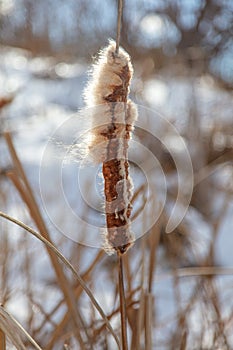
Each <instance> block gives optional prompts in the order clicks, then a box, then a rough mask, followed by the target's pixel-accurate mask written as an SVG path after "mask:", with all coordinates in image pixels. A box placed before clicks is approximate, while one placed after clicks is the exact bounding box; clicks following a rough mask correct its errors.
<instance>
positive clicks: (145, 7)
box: [0, 0, 233, 89]
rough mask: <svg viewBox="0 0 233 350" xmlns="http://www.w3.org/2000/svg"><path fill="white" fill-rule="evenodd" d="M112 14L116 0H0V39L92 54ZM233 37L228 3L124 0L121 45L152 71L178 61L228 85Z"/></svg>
mask: <svg viewBox="0 0 233 350" xmlns="http://www.w3.org/2000/svg"><path fill="white" fill-rule="evenodd" d="M116 18H117V1H116V0H112V1H107V0H103V1H100V0H92V1H85V0H66V1H63V0H39V1H35V0H17V1H16V0H0V40H1V43H2V44H4V45H12V46H17V47H22V48H26V49H29V50H30V51H32V52H33V53H34V54H45V53H46V54H52V55H57V54H66V55H72V56H73V55H74V56H77V55H78V56H82V57H89V58H90V56H91V55H92V54H93V52H96V51H97V49H98V48H99V46H103V45H105V44H106V41H107V39H108V38H109V37H113V38H114V37H115V26H116ZM232 35H233V2H232V1H228V0H207V1H206V0H126V1H125V5H124V17H123V23H122V40H121V43H122V45H123V46H124V47H125V48H126V49H127V50H128V51H129V52H130V53H131V55H132V56H133V58H134V59H140V58H144V57H148V56H150V57H151V58H152V59H153V66H154V67H155V69H160V68H162V67H164V66H165V65H167V64H169V63H170V62H171V61H172V62H173V63H174V62H176V63H179V64H181V65H182V67H183V66H186V68H187V70H188V71H191V72H192V74H197V75H201V74H206V73H208V74H211V75H212V76H214V77H215V78H216V80H217V81H218V83H219V84H220V85H221V86H222V87H224V88H227V89H231V88H232V86H233V37H232ZM182 69H183V68H182ZM182 69H181V71H182ZM179 73H180V72H179Z"/></svg>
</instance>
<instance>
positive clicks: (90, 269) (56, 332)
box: [45, 251, 104, 350]
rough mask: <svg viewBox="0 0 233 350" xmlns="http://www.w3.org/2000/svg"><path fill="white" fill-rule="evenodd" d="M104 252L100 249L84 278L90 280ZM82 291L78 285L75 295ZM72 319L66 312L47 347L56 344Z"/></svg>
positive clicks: (49, 347) (77, 295)
mask: <svg viewBox="0 0 233 350" xmlns="http://www.w3.org/2000/svg"><path fill="white" fill-rule="evenodd" d="M103 255H104V252H103V251H100V252H99V253H98V254H97V256H96V257H95V258H94V260H93V262H92V263H91V264H90V266H89V268H88V269H87V270H86V272H85V273H84V274H83V275H82V278H83V280H85V281H86V280H88V279H89V276H90V274H91V272H92V270H93V269H94V267H95V266H96V263H97V262H98V261H99V260H100V259H101V258H102V257H103ZM81 292H82V288H81V287H80V285H78V286H77V288H76V290H75V296H76V298H77V299H78V298H79V296H80V295H81ZM69 320H70V314H69V312H66V314H65V315H64V317H63V318H62V320H61V321H60V323H59V324H58V325H57V326H56V329H55V330H54V332H53V334H52V336H51V339H50V340H49V342H48V344H47V346H46V348H45V350H46V349H51V348H52V346H53V345H54V344H55V342H56V340H57V339H58V337H59V335H60V333H61V331H62V329H64V328H65V326H66V324H67V323H68V321H69Z"/></svg>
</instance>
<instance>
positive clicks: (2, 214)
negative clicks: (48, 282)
mask: <svg viewBox="0 0 233 350" xmlns="http://www.w3.org/2000/svg"><path fill="white" fill-rule="evenodd" d="M0 217H2V218H5V219H6V220H8V221H11V222H13V223H14V224H16V225H17V226H19V227H22V228H23V229H24V230H26V231H27V232H29V233H30V234H32V235H33V236H35V237H36V238H37V239H39V240H40V241H41V242H43V243H44V244H45V245H46V247H47V248H48V249H49V250H51V251H52V252H53V253H54V254H55V255H56V256H57V257H58V258H59V259H60V260H61V261H62V262H63V263H64V264H65V266H66V267H68V269H69V270H70V271H71V272H72V273H73V274H74V276H75V277H76V278H77V280H78V282H79V284H80V286H81V287H82V288H83V290H85V292H86V294H87V295H88V297H89V298H90V300H91V301H92V303H93V305H94V306H95V308H96V310H97V311H98V312H99V314H100V315H101V317H102V318H103V320H104V322H105V324H106V327H107V328H108V329H109V331H110V333H111V334H112V336H113V337H114V339H115V341H116V344H117V346H118V348H119V349H120V343H119V340H118V338H117V336H116V334H115V332H114V331H113V329H112V326H111V324H110V322H109V321H108V318H107V316H106V315H105V313H104V311H103V309H102V308H101V307H100V305H99V304H98V302H97V300H96V299H95V297H94V296H93V294H92V292H91V290H90V289H89V288H88V286H87V285H86V283H85V282H84V280H83V279H82V277H81V276H80V275H79V273H78V272H77V270H76V269H75V268H74V267H73V265H72V264H71V263H70V262H69V261H68V260H67V259H66V258H65V257H64V255H63V254H61V252H60V251H59V250H58V249H57V248H56V247H55V246H54V245H53V244H52V243H51V242H50V241H48V240H47V239H46V238H45V237H43V236H42V235H41V234H40V233H38V232H36V231H35V230H33V229H32V228H31V227H29V226H28V225H25V224H24V223H23V222H21V221H19V220H17V219H15V218H13V217H11V216H10V215H7V214H5V213H3V212H1V211H0Z"/></svg>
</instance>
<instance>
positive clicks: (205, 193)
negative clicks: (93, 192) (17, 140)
mask: <svg viewBox="0 0 233 350" xmlns="http://www.w3.org/2000/svg"><path fill="white" fill-rule="evenodd" d="M87 3H89V2H87ZM87 3H86V2H83V1H80V2H78V5H76V6H75V11H77V13H79V14H80V13H84V14H86V12H87V11H90V10H91V9H90V8H89V5H88V4H87ZM136 3H137V2H135V4H136ZM167 3H168V4H169V5H168V6H167V7H165V8H164V9H163V10H160V11H157V12H156V10H154V13H160V14H161V13H162V14H163V15H166V16H170V18H171V19H172V20H173V22H174V23H176V25H177V27H179V28H180V30H181V37H182V40H181V41H180V42H179V44H177V55H175V56H172V57H171V56H169V55H168V56H166V57H165V54H164V52H163V50H162V49H161V48H156V49H155V48H143V47H142V46H143V45H142V43H141V44H140V45H139V44H138V38H136V37H135V35H136V31H135V34H134V32H133V29H135V27H134V25H135V23H134V22H133V19H132V18H131V17H130V14H129V11H126V15H125V17H124V21H123V37H122V42H123V45H124V46H125V47H126V49H128V50H129V51H130V52H132V53H133V55H132V56H133V57H134V58H135V62H137V63H136V65H135V66H136V67H138V76H137V79H138V81H139V78H140V79H141V81H140V84H141V85H140V84H139V83H138V85H140V86H142V85H143V83H144V82H146V80H147V79H149V78H150V77H151V76H152V75H153V74H155V73H158V72H160V71H162V70H163V69H165V68H166V67H167V66H168V67H170V70H169V69H168V72H169V74H170V76H178V77H181V76H182V77H184V76H185V77H186V78H187V77H189V78H190V85H192V84H193V85H194V83H193V81H195V79H199V78H200V77H203V76H204V78H206V77H207V78H209V79H210V76H211V79H212V80H211V81H212V85H211V86H214V87H215V88H216V89H219V92H221V93H222V92H226V91H227V93H228V94H230V96H232V91H231V89H232V82H231V81H227V80H224V76H222V75H221V74H218V73H217V72H211V69H210V60H211V58H212V57H214V56H216V57H217V55H219V53H221V52H222V51H224V49H225V46H224V45H225V43H226V42H227V41H228V40H229V35H230V34H232V23H233V21H232V22H231V23H230V24H229V26H228V27H227V26H225V29H221V28H220V26H219V27H218V26H217V24H216V25H215V26H216V28H215V30H216V31H217V32H218V33H217V34H218V35H219V36H220V39H221V40H219V42H218V43H216V42H215V43H214V41H211V40H210V39H211V38H210V37H211V36H207V35H206V32H204V33H203V30H202V31H201V30H199V28H200V23H202V22H203V23H204V22H205V21H206V23H207V22H208V23H209V22H210V21H211V20H213V19H214V18H217V17H218V18H220V17H221V16H224V11H225V10H224V9H223V8H222V7H221V4H220V2H218V1H209V2H208V1H205V2H203V3H205V4H204V6H203V7H202V9H201V11H200V13H198V20H197V22H196V25H195V27H194V28H191V29H190V30H188V29H184V28H183V29H182V26H181V25H180V23H179V21H178V13H179V11H181V8H180V7H179V6H181V5H179V6H178V3H179V4H180V3H181V2H177V6H172V5H171V2H169V1H168V2H167ZM173 3H174V2H173ZM25 4H26V5H25V6H26V7H25V8H26V9H27V11H26V14H27V16H26V19H25V20H26V23H27V27H22V28H21V31H20V33H21V34H22V37H21V40H20V42H19V43H18V44H19V46H22V47H26V48H29V49H30V50H32V51H33V52H34V54H35V52H36V50H37V49H39V48H40V47H41V48H43V50H42V51H44V52H50V53H51V52H52V51H53V47H52V45H51V42H50V40H49V35H48V34H49V32H50V31H49V23H50V22H49V18H48V17H45V20H46V23H47V27H46V26H45V27H44V34H43V33H40V37H39V38H37V39H38V41H36V38H35V37H33V31H32V23H33V21H32V18H34V17H33V16H34V15H35V13H36V11H34V12H33V10H32V9H33V6H32V2H31V1H30V0H27V1H25ZM38 4H39V2H38ZM37 6H39V5H37ZM49 6H50V7H52V6H53V5H52V2H49ZM135 6H136V5H135ZM181 7H182V6H181ZM92 10H93V9H92ZM38 11H39V9H38ZM80 11H81V12H80ZM149 11H151V9H148V8H147V7H146V5H145V7H144V12H143V14H142V13H141V17H143V16H146V15H148V13H151V12H149ZM94 12H95V11H94V10H93V13H94ZM46 13H47V14H49V13H50V12H49V11H47V12H46ZM74 13H75V12H74ZM84 17H85V16H84ZM130 18H131V19H130ZM56 20H57V21H58V19H56ZM131 21H132V22H131ZM8 22H9V23H8ZM2 23H4V25H5V28H8V31H7V33H8V35H5V39H4V40H5V43H10V44H12V45H16V43H17V38H16V37H15V35H13V36H12V37H11V38H9V28H11V29H12V28H15V29H17V25H16V24H15V23H14V21H13V20H12V21H11V18H10V17H9V18H6V17H4V21H3V22H2ZM214 23H219V22H217V21H216V22H214ZM81 24H82V22H80V23H79V24H77V28H76V30H77V32H78V38H79V39H80V38H81V39H82V41H80V46H81V47H82V50H83V51H84V52H86V50H88V49H87V45H86V43H87V42H88V36H87V37H85V35H84V34H85V33H83V31H82V30H83V27H82V28H81ZM133 24H134V25H133ZM7 25H8V27H7ZM93 25H94V24H93ZM25 28H27V29H26V32H27V35H26V34H25ZM98 29H99V32H98V37H101V38H102V36H103V28H102V27H101V26H100V27H99V28H98ZM105 29H106V28H104V30H105ZM63 34H64V33H63ZM217 34H216V36H217ZM66 35H68V34H67V33H66ZM38 36H39V34H38ZM64 37H65V35H64ZM63 39H64V38H63ZM66 39H67V38H66ZM73 39H74V38H73ZM81 39H80V40H81ZM84 39H85V40H84ZM204 39H205V40H206V42H205V44H204V49H203V46H202V45H203V40H204ZM69 40H70V41H69V42H68V44H67V45H68V46H67V47H68V51H69V50H70V52H72V54H73V53H74V52H76V49H75V47H76V46H75V45H74V42H72V40H71V38H70V39H69ZM208 40H209V41H208ZM83 41H84V43H83ZM25 43H27V45H26V44H25ZM37 43H39V45H37ZM81 43H82V44H83V45H81ZM190 43H191V44H192V45H191V44H190ZM60 45H61V47H62V49H61V52H60V53H61V54H62V55H64V52H63V51H66V47H65V44H64V42H61V43H60ZM93 45H94V46H93V47H92V50H91V51H92V52H91V53H93V52H94V51H95V46H98V43H97V42H95V43H93ZM101 45H102V42H101ZM205 45H206V46H205ZM190 46H192V47H190ZM68 51H67V52H68ZM88 52H89V51H88ZM52 53H54V52H52ZM149 63H150V64H149ZM136 71H137V68H136ZM169 74H168V75H169ZM139 76H140V77H139ZM133 92H134V93H135V95H137V82H135V83H134V88H133ZM14 98H15V96H13V95H9V96H8V95H7V96H5V95H4V96H0V123H1V124H0V132H1V135H0V137H1V139H0V141H1V143H0V147H1V149H0V152H1V153H0V242H1V244H0V304H1V306H0V349H3V350H4V349H13V348H14V346H15V348H16V349H40V348H41V349H44V350H49V349H67V350H68V349H70V350H71V349H75V350H76V349H111V350H112V349H118V348H119V349H120V348H121V322H120V301H119V285H118V279H117V274H118V270H117V259H116V256H111V257H109V256H107V255H106V253H105V252H104V251H103V250H100V249H94V248H89V247H86V246H83V245H81V244H78V243H75V242H73V241H71V240H69V239H68V238H67V237H65V236H63V235H60V234H58V233H57V232H56V230H55V228H54V227H53V226H52V225H51V224H50V223H49V221H48V219H47V217H46V215H45V213H44V212H43V209H42V206H41V202H40V194H39V190H38V188H37V186H36V185H35V183H34V179H33V176H32V175H31V174H30V173H27V171H26V170H25V169H24V159H21V156H20V154H18V151H17V147H15V146H14V142H13V140H14V137H13V136H12V135H11V133H10V132H5V129H6V128H5V127H4V123H3V122H4V121H5V119H7V118H5V116H7V108H8V106H9V105H11V103H13V101H14ZM211 108H212V109H211ZM227 109H228V111H227V113H228V116H229V117H228V118H226V119H224V118H221V117H220V116H224V115H225V110H227ZM229 109H230V111H229ZM210 111H211V112H210ZM206 113H207V114H208V113H211V115H212V116H213V118H212V121H211V123H210V122H207V125H203V123H202V121H203V120H202V117H203V115H202V113H201V111H200V108H199V101H198V99H197V94H196V93H195V88H193V90H192V93H191V95H190V103H189V110H188V112H187V116H186V122H185V123H184V125H182V130H180V134H181V135H182V136H183V137H184V139H185V140H186V142H187V145H188V148H189V150H190V155H191V159H192V164H193V169H194V190H193V193H192V197H191V202H190V207H189V209H188V212H187V215H186V217H185V219H184V220H183V221H182V222H181V224H180V225H179V226H178V227H177V228H176V229H175V230H174V231H173V232H172V233H170V234H167V233H165V227H166V224H167V218H168V215H169V214H168V212H169V208H170V205H171V203H172V202H173V201H174V198H176V195H177V190H178V189H177V184H176V185H174V186H173V187H171V188H169V190H168V193H167V202H166V206H165V208H164V209H163V212H162V214H161V215H160V217H159V219H158V221H157V222H156V223H155V225H154V226H153V227H152V228H151V229H150V231H149V232H147V233H146V234H145V235H144V236H143V237H142V238H140V239H138V240H137V241H136V242H135V244H134V245H133V247H132V248H131V249H130V250H129V251H128V252H127V254H126V255H124V256H123V265H124V281H125V299H126V300H125V302H126V314H127V323H128V325H127V329H128V347H129V349H131V350H143V349H145V350H152V349H156V350H157V349H161V350H166V349H168V350H170V349H171V350H176V349H177V350H178V349H181V350H185V349H186V350H199V349H200V350H212V349H216V350H217V349H218V350H225V349H226V350H230V349H233V302H232V300H233V298H232V293H233V267H231V266H222V265H221V260H219V259H220V258H219V244H220V240H222V239H223V238H222V236H221V235H222V232H223V230H224V232H226V231H228V235H227V240H229V245H232V237H231V236H232V232H231V231H232V224H230V223H229V222H230V219H229V218H231V217H232V204H233V186H232V183H233V181H232V179H233V167H232V161H233V136H232V135H233V116H232V113H233V111H232V105H231V106H228V105H224V102H223V103H222V105H221V104H219V105H217V104H215V105H214V106H209V109H208V111H207V112H206ZM184 119H185V118H184ZM136 134H137V137H138V139H140V142H141V143H142V144H145V145H146V147H147V148H148V149H150V150H151V151H152V152H153V154H155V156H156V157H157V159H158V161H159V163H160V165H161V167H162V169H163V171H164V173H165V175H166V177H170V176H172V175H174V176H175V174H176V167H175V164H174V161H173V159H172V157H171V155H170V154H168V152H167V150H166V149H164V148H163V147H162V145H161V144H160V143H159V142H158V140H155V139H154V138H150V135H148V134H145V133H144V132H143V131H142V130H136ZM164 135H166V130H162V134H161V138H163V136H164ZM29 176H32V179H30V181H29ZM35 182H36V181H35ZM87 186H88V183H87ZM146 186H147V184H146V183H144V184H140V186H138V187H136V188H135V191H134V197H133V204H136V203H137V201H140V203H141V206H140V208H139V209H138V207H137V206H136V207H137V211H136V212H133V219H134V218H135V217H136V216H137V215H138V214H140V210H141V209H142V208H143V207H144V204H145V202H146V201H150V203H151V204H150V206H149V208H150V209H149V211H147V212H143V213H144V214H143V217H142V223H143V224H144V223H145V224H146V221H147V220H148V218H150V216H153V211H154V210H155V209H154V208H155V205H154V201H156V200H157V196H156V193H155V194H154V197H153V198H146V196H145V193H146V191H145V189H146ZM53 200H54V203H55V204H54V205H56V206H57V209H58V210H59V212H61V213H62V210H63V208H62V207H59V203H56V198H55V199H53ZM87 215H89V213H87ZM90 215H91V213H90ZM16 218H19V220H20V221H18V220H17V219H16ZM21 219H22V221H23V222H21ZM62 220H64V221H65V220H66V218H63V217H62ZM78 229H79V230H83V234H84V235H87V234H88V232H86V231H85V230H84V229H83V228H77V230H78ZM224 237H226V235H225V236H224ZM224 239H225V238H224ZM227 245H228V242H227V243H226V244H225V247H226V246H227ZM221 254H222V253H221ZM223 254H224V252H223ZM226 254H229V250H228V253H226ZM229 260H230V261H231V259H228V260H227V261H229ZM219 261H220V262H219Z"/></svg>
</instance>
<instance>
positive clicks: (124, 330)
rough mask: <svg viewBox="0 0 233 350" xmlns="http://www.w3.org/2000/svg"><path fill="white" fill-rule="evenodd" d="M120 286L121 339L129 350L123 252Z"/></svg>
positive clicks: (119, 258)
mask: <svg viewBox="0 0 233 350" xmlns="http://www.w3.org/2000/svg"><path fill="white" fill-rule="evenodd" d="M118 286H119V296H120V315H121V341H122V349H123V350H128V340H127V316H126V302H125V288H124V274H123V260H122V255H121V254H118Z"/></svg>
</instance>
